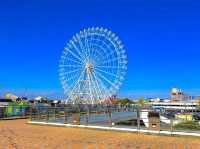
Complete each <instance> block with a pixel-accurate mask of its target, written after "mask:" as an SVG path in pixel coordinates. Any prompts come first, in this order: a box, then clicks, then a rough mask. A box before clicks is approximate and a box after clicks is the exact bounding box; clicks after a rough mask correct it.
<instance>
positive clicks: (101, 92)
mask: <svg viewBox="0 0 200 149" xmlns="http://www.w3.org/2000/svg"><path fill="white" fill-rule="evenodd" d="M93 77H94V80H95V82H96V85H97V88H98V90H99V93H100V98H101V99H102V98H103V94H104V93H103V91H102V89H101V88H100V85H99V83H100V81H99V79H98V78H97V77H96V75H95V73H93Z"/></svg>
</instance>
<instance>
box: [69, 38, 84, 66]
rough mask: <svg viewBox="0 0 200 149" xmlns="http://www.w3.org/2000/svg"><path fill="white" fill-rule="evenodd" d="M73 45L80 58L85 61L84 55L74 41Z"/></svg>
mask: <svg viewBox="0 0 200 149" xmlns="http://www.w3.org/2000/svg"><path fill="white" fill-rule="evenodd" d="M71 44H72V46H73V47H74V49H76V51H77V52H78V54H79V56H80V57H81V58H82V59H84V56H83V54H81V53H80V50H79V49H78V48H77V46H76V45H75V44H74V42H73V41H71ZM81 62H82V61H81Z"/></svg>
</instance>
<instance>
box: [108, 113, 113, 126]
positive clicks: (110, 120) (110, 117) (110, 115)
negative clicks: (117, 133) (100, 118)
mask: <svg viewBox="0 0 200 149" xmlns="http://www.w3.org/2000/svg"><path fill="white" fill-rule="evenodd" d="M108 117H109V121H108V123H109V125H112V112H111V110H110V109H109V110H108Z"/></svg>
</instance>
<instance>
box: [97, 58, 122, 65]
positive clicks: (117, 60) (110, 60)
mask: <svg viewBox="0 0 200 149" xmlns="http://www.w3.org/2000/svg"><path fill="white" fill-rule="evenodd" d="M121 60H125V59H123V58H122V57H115V58H113V59H109V60H106V61H102V62H100V63H98V64H97V65H101V64H108V63H111V62H119V61H121Z"/></svg>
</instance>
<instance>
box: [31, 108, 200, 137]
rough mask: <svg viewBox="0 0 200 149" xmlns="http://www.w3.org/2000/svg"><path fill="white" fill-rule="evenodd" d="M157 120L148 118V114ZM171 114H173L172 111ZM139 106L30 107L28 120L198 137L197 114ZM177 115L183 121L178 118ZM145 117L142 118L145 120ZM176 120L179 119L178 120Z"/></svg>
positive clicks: (198, 120) (198, 123)
mask: <svg viewBox="0 0 200 149" xmlns="http://www.w3.org/2000/svg"><path fill="white" fill-rule="evenodd" d="M151 112H154V113H158V115H159V116H157V117H156V116H155V115H153V116H152V117H149V116H148V115H149V113H151ZM173 112H174V111H173ZM173 112H167V111H158V110H155V109H151V108H149V109H148V110H146V111H145V110H144V109H142V108H141V107H139V106H135V105H132V106H131V105H129V106H106V105H95V106H94V105H76V106H75V105H68V106H61V107H48V106H47V107H32V108H31V109H30V120H31V121H39V122H46V123H61V124H76V125H80V124H81V125H95V126H112V127H119V128H121V127H123V128H130V129H137V130H141V129H142V130H156V131H170V132H174V131H180V132H182V131H183V132H195V133H199V134H200V119H195V114H197V115H200V113H199V112H198V111H193V113H192V114H190V115H189V114H188V117H187V111H184V112H182V113H179V111H176V114H174V113H173ZM181 114H183V116H185V118H181ZM145 115H146V116H145ZM178 116H180V117H178Z"/></svg>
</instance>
